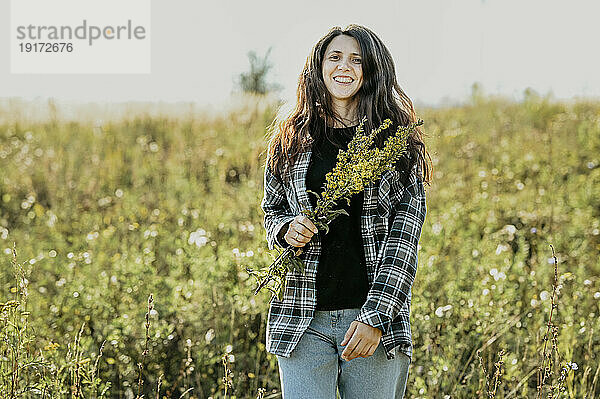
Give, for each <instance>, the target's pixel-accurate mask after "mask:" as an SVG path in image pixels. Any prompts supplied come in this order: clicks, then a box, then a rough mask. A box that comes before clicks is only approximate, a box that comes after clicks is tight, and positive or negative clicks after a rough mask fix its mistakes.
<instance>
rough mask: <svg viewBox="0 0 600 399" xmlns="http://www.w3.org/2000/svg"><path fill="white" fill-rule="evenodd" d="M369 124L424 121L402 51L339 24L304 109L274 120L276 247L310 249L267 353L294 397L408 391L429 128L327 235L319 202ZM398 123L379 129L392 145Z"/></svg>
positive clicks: (320, 49) (268, 196) (317, 49)
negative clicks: (409, 91) (343, 155)
mask: <svg viewBox="0 0 600 399" xmlns="http://www.w3.org/2000/svg"><path fill="white" fill-rule="evenodd" d="M365 115H366V116H367V118H368V120H367V123H365V126H364V128H365V130H366V131H367V132H369V131H371V129H373V128H376V127H378V126H379V125H380V124H381V123H382V122H383V120H384V119H386V118H390V119H391V120H392V121H393V125H392V126H398V125H402V126H406V125H407V124H409V123H411V122H413V121H415V119H416V117H415V113H414V109H413V106H412V103H411V101H410V99H409V98H408V97H407V96H406V94H404V92H403V91H402V89H401V88H400V86H399V85H398V83H397V81H396V77H395V68H394V63H393V59H392V56H391V54H390V52H389V51H388V49H387V48H386V46H385V45H384V44H383V42H382V41H381V40H380V39H379V38H378V37H377V35H375V33H373V32H372V31H371V30H369V29H367V28H365V27H363V26H359V25H349V26H348V27H347V28H346V29H344V30H342V29H341V28H339V27H334V28H332V29H331V30H330V31H329V32H328V33H327V34H326V35H325V36H324V37H323V38H321V39H320V40H319V41H318V42H317V43H316V44H315V46H314V47H313V49H312V51H311V54H310V55H309V56H308V58H307V61H306V64H305V66H304V69H303V71H302V74H301V75H300V78H299V81H298V90H297V103H296V106H295V109H293V110H292V112H291V113H290V114H289V115H288V116H285V117H278V118H277V119H276V120H275V121H274V122H273V124H272V125H271V126H270V131H271V133H272V137H271V140H270V143H269V149H268V157H267V165H266V167H265V184H264V187H265V191H264V198H263V200H262V203H261V207H262V209H263V211H264V212H265V219H264V225H265V229H266V231H267V241H268V243H269V248H270V249H273V248H274V245H275V244H278V245H280V246H287V245H288V244H289V245H292V246H294V247H298V248H300V247H302V249H303V252H302V254H301V257H302V259H303V262H304V264H305V274H301V273H295V272H288V273H287V276H286V283H287V287H286V290H285V293H284V297H283V300H278V299H277V298H274V299H272V301H271V304H270V308H269V316H268V322H267V339H266V341H267V351H269V352H270V353H273V354H275V355H277V360H278V363H279V373H280V378H281V387H282V392H283V397H284V398H285V399H299V398H311V399H315V398H316V399H334V398H335V397H336V390H339V393H340V396H341V397H342V398H344V399H345V398H386V399H388V398H402V397H403V395H404V391H405V385H406V379H407V376H408V367H409V364H410V358H411V356H412V343H411V335H410V320H409V312H410V296H411V292H410V290H411V286H412V283H413V280H414V276H415V272H416V267H417V247H418V241H419V238H420V234H421V227H422V225H423V222H424V219H425V214H426V205H425V191H424V187H423V182H429V176H430V167H429V165H428V161H426V157H428V154H427V151H426V150H425V146H424V144H423V141H422V137H421V132H420V131H416V132H415V133H414V134H413V135H411V136H410V137H409V139H408V143H409V146H408V150H407V155H406V156H405V157H403V158H402V159H401V161H399V162H398V163H397V164H396V168H395V170H393V171H390V172H386V173H385V174H384V175H383V176H382V178H381V179H380V180H379V181H378V182H376V183H375V184H370V185H368V186H367V187H365V190H364V192H362V193H360V194H356V195H354V196H353V197H352V198H351V201H350V204H347V203H346V202H344V203H342V204H340V205H339V207H343V208H344V209H346V210H347V211H348V213H349V216H339V217H338V218H337V219H335V220H334V221H333V222H331V224H330V231H329V233H328V234H323V233H322V232H319V231H318V230H317V228H316V227H315V225H314V224H313V223H312V222H311V221H310V220H309V219H308V218H307V217H305V216H304V215H303V214H302V213H301V211H302V210H303V209H314V207H315V205H316V198H315V197H314V196H312V195H311V196H310V197H309V195H308V194H307V190H312V191H315V192H321V191H322V187H323V184H324V182H325V174H326V173H327V172H329V171H330V170H331V169H332V168H333V166H334V165H335V161H336V154H337V152H338V150H339V149H340V148H347V145H348V141H349V140H350V139H351V138H352V135H353V134H354V133H355V128H356V126H357V125H358V123H359V120H361V118H362V116H365ZM394 131H395V129H392V128H388V129H387V130H384V131H383V132H381V133H380V135H379V136H378V137H377V139H376V145H378V146H379V147H381V146H382V144H383V142H384V141H385V139H386V138H387V137H388V136H389V135H390V134H392V133H393V132H394Z"/></svg>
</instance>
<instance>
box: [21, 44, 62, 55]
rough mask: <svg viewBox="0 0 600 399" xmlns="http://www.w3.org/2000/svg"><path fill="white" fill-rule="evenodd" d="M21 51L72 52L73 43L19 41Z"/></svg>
mask: <svg viewBox="0 0 600 399" xmlns="http://www.w3.org/2000/svg"><path fill="white" fill-rule="evenodd" d="M19 48H20V49H21V52H22V53H32V52H33V53H64V52H67V53H71V52H73V43H46V42H36V43H19Z"/></svg>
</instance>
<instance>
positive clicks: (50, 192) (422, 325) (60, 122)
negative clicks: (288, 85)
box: [0, 93, 600, 399]
mask: <svg viewBox="0 0 600 399" xmlns="http://www.w3.org/2000/svg"><path fill="white" fill-rule="evenodd" d="M417 111H418V115H419V117H421V118H422V119H424V121H425V125H424V131H425V132H426V134H427V137H426V143H427V145H428V146H429V151H430V153H431V155H432V159H433V163H434V179H433V182H432V185H431V186H426V192H427V205H428V213H427V219H426V222H425V226H424V228H423V232H422V236H421V241H420V246H421V248H420V253H419V269H418V272H417V278H416V280H415V284H414V287H413V291H412V330H413V341H414V345H415V349H414V358H413V364H412V366H411V369H410V376H409V382H408V388H407V395H406V397H407V398H436V399H437V398H488V397H497V398H534V397H536V395H537V391H538V390H537V385H538V367H539V365H540V364H541V359H542V358H543V355H542V350H543V346H544V340H543V337H544V334H545V333H546V330H547V323H548V318H549V315H550V310H551V308H552V294H553V279H554V266H555V265H554V261H553V259H554V258H553V257H552V250H551V248H550V246H549V245H550V244H552V246H553V247H554V249H555V251H556V258H557V259H558V276H557V278H558V281H557V291H558V292H557V293H558V299H557V300H556V304H557V306H556V308H555V309H554V313H553V318H552V323H553V325H555V326H556V328H555V329H554V330H551V331H554V334H550V337H552V336H553V335H555V337H556V339H554V340H552V339H550V340H548V341H547V352H549V353H550V354H551V356H550V357H549V358H547V363H549V364H550V366H549V367H550V369H549V370H551V371H552V375H551V376H550V377H549V378H548V380H547V381H546V384H545V386H544V388H543V391H544V396H543V397H545V398H547V397H569V398H584V397H587V398H596V397H600V317H599V315H600V103H594V102H586V101H578V102H570V103H558V102H553V101H550V100H549V99H548V98H543V97H539V96H537V95H535V94H534V93H528V94H527V95H526V98H525V100H524V101H523V102H520V103H514V102H509V101H506V100H503V99H495V98H479V97H474V98H473V99H472V100H471V102H470V103H469V104H468V105H464V106H460V107H452V108H443V109H418V110H417ZM275 112H276V105H275V103H274V102H273V101H272V100H270V99H268V98H259V97H249V98H245V99H243V100H240V101H238V102H237V103H236V104H235V105H232V106H231V107H230V108H228V109H224V110H219V112H215V111H214V110H212V111H209V110H206V109H200V108H198V107H194V106H193V105H190V104H180V105H177V106H173V105H171V106H167V105H162V106H161V105H159V104H146V105H131V104H130V105H113V106H110V107H104V108H103V107H98V106H92V105H87V106H83V107H74V108H68V109H67V108H61V106H60V105H57V104H55V103H49V104H30V103H26V102H22V101H18V100H10V101H9V100H3V101H1V102H0V250H2V254H0V262H1V263H0V265H1V268H0V284H1V286H0V287H1V296H0V302H2V304H1V305H0V337H1V338H2V339H1V340H0V352H1V353H2V356H1V358H0V396H1V397H3V398H4V397H7V398H10V397H23V398H30V397H31V398H42V397H45V398H50V397H51V398H63V397H64V398H66V397H85V398H99V397H106V398H134V397H136V396H137V395H139V394H143V395H144V398H156V397H160V398H163V397H167V398H179V397H180V396H181V395H182V394H184V395H183V397H187V398H209V397H212V398H218V397H219V398H220V397H224V396H225V392H226V396H227V397H230V398H233V397H236V398H256V397H257V396H261V397H264V398H267V397H279V394H278V392H279V380H278V378H279V377H278V373H277V360H276V358H275V356H273V355H271V354H269V353H267V352H265V345H264V342H265V323H266V314H267V309H268V301H269V296H268V294H267V293H265V294H263V295H259V296H256V297H255V296H253V288H254V286H255V283H254V281H253V280H252V279H251V278H250V277H249V276H248V274H247V273H246V272H245V267H247V266H248V267H252V268H259V267H261V266H266V265H267V264H269V263H270V261H271V260H272V257H271V254H270V253H269V251H268V250H267V247H266V242H265V233H264V229H263V227H262V217H263V214H262V211H261V209H260V206H259V205H260V200H261V199H262V178H263V164H264V160H265V158H264V153H263V151H264V149H265V145H266V140H265V128H266V126H267V125H268V124H269V123H270V122H271V120H272V119H273V117H274V115H275ZM13 243H15V244H16V258H15V256H14V253H13ZM150 294H152V299H153V302H152V304H151V307H150V308H149V304H148V299H149V296H150ZM12 301H15V302H12ZM146 315H147V321H146ZM553 343H554V344H557V346H553ZM101 347H102V351H101V356H100V348H101ZM146 348H147V351H146V352H145V349H146ZM478 350H481V352H480V353H481V363H480V360H479V359H478V356H477V351H478ZM501 350H503V351H505V354H504V355H503V356H502V359H501V364H500V363H498V361H499V359H500V356H499V352H500V351H501ZM568 361H572V362H576V363H577V365H578V367H577V370H571V371H569V372H568V373H567V374H565V378H564V381H563V382H562V383H561V384H562V385H563V386H564V387H565V390H564V392H562V393H561V394H560V396H559V395H558V394H557V395H556V396H548V395H549V394H548V391H549V390H551V389H552V388H551V385H552V384H554V386H555V387H556V386H558V380H559V379H560V370H561V367H562V366H564V365H565V363H566V362H568ZM494 363H496V364H498V366H499V368H498V370H500V371H501V375H500V376H499V377H498V378H497V380H498V381H500V384H499V386H498V387H497V389H496V391H497V392H496V393H495V394H494V393H489V394H488V390H489V391H494V381H493V379H494V376H493V374H494V372H495V370H496V368H495V366H494ZM482 366H483V367H482ZM483 368H485V370H487V373H488V374H489V375H490V384H491V385H490V386H489V387H488V386H487V385H486V378H485V375H484V372H483ZM226 369H228V370H230V372H228V374H227V376H226V377H227V378H225V379H223V377H224V374H225V370H226ZM158 388H160V395H159V396H157V390H158ZM260 388H264V389H265V391H264V392H262V391H261V392H259V389H260ZM190 389H191V390H190ZM586 395H587V396H586Z"/></svg>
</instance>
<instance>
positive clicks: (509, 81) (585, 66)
mask: <svg viewBox="0 0 600 399" xmlns="http://www.w3.org/2000/svg"><path fill="white" fill-rule="evenodd" d="M49 1H51V0H49ZM124 1H126V0H124ZM292 5H293V6H294V7H296V8H292ZM151 6H152V25H151V44H152V63H151V70H152V73H151V74H148V75H39V74H38V75H16V74H10V63H9V59H8V57H7V55H8V54H9V37H8V34H9V29H8V26H9V25H10V20H9V18H10V13H9V2H8V1H6V0H2V1H1V2H0V25H1V26H2V27H3V29H2V32H3V33H2V35H0V54H3V56H2V57H1V58H0V59H1V60H2V62H1V63H0V97H11V96H22V97H26V98H35V97H41V98H47V97H54V98H58V99H63V100H81V101H109V102H112V101H127V100H150V101H169V102H171V101H179V100H184V101H190V100H191V101H197V102H199V103H219V102H222V101H226V100H227V97H228V96H229V95H230V93H231V91H232V89H233V88H234V80H235V78H236V76H237V75H238V74H239V73H240V72H243V71H245V70H247V69H248V68H249V63H248V57H247V53H248V51H250V50H254V51H256V52H258V54H264V53H265V52H266V50H267V49H268V48H269V47H272V51H271V57H270V59H271V60H272V62H273V64H274V68H273V70H272V74H271V80H272V81H274V82H277V83H279V84H280V85H282V86H283V88H284V91H283V92H282V93H281V94H282V96H283V97H284V98H290V97H292V96H293V94H294V92H295V86H296V82H297V78H298V74H299V73H300V70H301V68H302V66H303V64H304V61H305V60H306V56H307V55H308V52H309V51H310V49H311V47H312V46H313V44H314V43H315V42H316V41H317V40H318V39H319V38H320V37H321V36H322V35H324V34H325V33H326V32H327V30H328V29H329V28H330V27H332V26H335V25H339V26H342V27H344V26H345V25H347V24H349V23H358V24H362V25H365V26H367V27H369V28H371V29H372V30H373V31H375V32H376V33H377V34H378V35H379V36H380V37H381V38H382V40H383V41H384V43H386V45H387V46H388V48H389V49H390V51H391V52H392V54H393V56H394V60H395V63H396V74H397V76H398V80H399V82H400V85H401V86H402V87H403V88H404V90H405V91H406V93H407V94H408V95H409V97H411V98H412V99H413V100H414V101H416V102H418V103H423V104H429V105H438V104H442V103H444V102H447V101H449V100H450V101H462V100H465V99H466V98H467V97H468V95H469V94H470V91H471V85H472V84H473V83H474V82H480V83H481V84H482V85H483V88H484V91H485V92H486V93H489V94H495V93H498V94H504V95H507V96H511V97H514V98H516V99H519V98H520V96H521V95H522V93H523V90H524V89H525V88H527V87H531V88H533V89H534V90H536V91H538V92H539V93H541V94H546V93H548V92H550V91H552V93H553V94H554V97H555V98H559V99H563V98H571V97H573V96H586V97H600V73H598V71H600V51H598V39H600V24H599V23H598V16H599V15H600V2H599V1H597V0H570V1H564V0H561V1H556V0H487V1H482V0H421V1H414V0H412V1H404V0H402V1H384V0H370V1H366V2H365V1H348V0H346V1H331V0H328V1H324V0H320V1H313V0H309V1H302V2H291V1H290V2H288V1H281V0H278V1H276V0H272V1H271V0H269V1H258V0H255V1H198V0H169V1H166V0H165V1H159V0H152V1H151Z"/></svg>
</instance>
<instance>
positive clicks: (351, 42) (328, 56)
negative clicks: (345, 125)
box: [321, 35, 363, 105]
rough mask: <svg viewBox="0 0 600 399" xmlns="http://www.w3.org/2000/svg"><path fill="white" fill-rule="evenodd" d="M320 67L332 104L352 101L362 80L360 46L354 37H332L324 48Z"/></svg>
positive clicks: (343, 103)
mask: <svg viewBox="0 0 600 399" xmlns="http://www.w3.org/2000/svg"><path fill="white" fill-rule="evenodd" d="M321 69H322V71H323V81H324V82H325V86H326V87H327V90H328V91H329V94H331V96H332V98H333V102H334V104H337V105H345V104H348V103H350V102H352V100H353V98H354V95H355V94H356V92H358V90H359V89H360V87H361V86H362V82H363V74H362V59H361V53H360V46H359V45H358V42H357V41H356V39H355V38H353V37H351V36H348V35H338V36H336V37H335V38H333V40H331V42H330V43H329V45H328V46H327V49H326V50H325V56H324V57H323V65H322V67H321Z"/></svg>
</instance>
